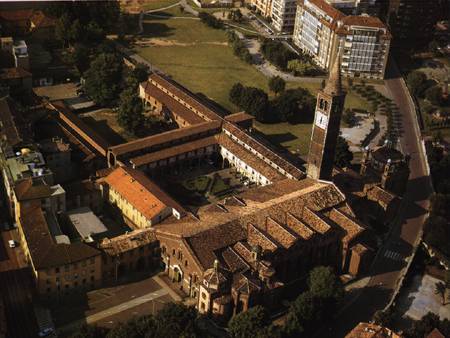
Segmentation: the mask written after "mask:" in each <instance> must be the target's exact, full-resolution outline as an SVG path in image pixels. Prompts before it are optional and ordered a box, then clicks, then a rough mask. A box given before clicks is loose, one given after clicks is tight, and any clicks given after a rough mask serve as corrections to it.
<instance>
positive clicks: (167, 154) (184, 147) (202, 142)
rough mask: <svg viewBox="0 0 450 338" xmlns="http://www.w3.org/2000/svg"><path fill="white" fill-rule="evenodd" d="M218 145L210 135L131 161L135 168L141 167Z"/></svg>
mask: <svg viewBox="0 0 450 338" xmlns="http://www.w3.org/2000/svg"><path fill="white" fill-rule="evenodd" d="M213 145H217V139H216V137H215V136H208V137H205V138H201V139H199V140H195V141H191V142H186V143H182V144H180V145H177V146H174V147H170V148H166V149H162V150H159V151H155V152H152V153H149V154H145V155H142V156H137V157H133V158H131V159H130V163H131V164H132V165H133V167H134V168H139V167H141V166H143V165H146V164H150V163H154V162H158V161H161V160H164V159H168V158H171V157H175V156H177V155H181V154H186V153H189V152H191V151H196V150H198V149H203V148H206V147H209V146H213Z"/></svg>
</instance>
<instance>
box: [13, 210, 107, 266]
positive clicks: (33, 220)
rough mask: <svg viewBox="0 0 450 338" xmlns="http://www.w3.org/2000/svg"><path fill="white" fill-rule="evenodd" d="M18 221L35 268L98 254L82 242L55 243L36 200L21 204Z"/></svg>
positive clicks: (83, 258) (65, 262)
mask: <svg viewBox="0 0 450 338" xmlns="http://www.w3.org/2000/svg"><path fill="white" fill-rule="evenodd" d="M20 223H21V227H22V230H23V233H24V236H25V240H26V242H27V246H28V249H29V251H30V256H31V260H32V262H33V265H34V267H35V268H36V269H37V270H39V269H46V268H51V267H59V266H62V265H65V264H71V263H74V262H78V261H81V260H86V259H89V258H91V257H95V256H98V255H100V251H98V250H97V249H95V248H93V247H91V246H89V245H87V244H84V243H82V242H75V243H71V244H56V242H55V241H54V239H53V237H52V235H51V234H50V231H49V228H48V225H47V221H46V218H45V214H44V211H43V210H42V209H41V204H40V202H38V201H34V202H30V203H27V204H26V205H22V206H21V208H20Z"/></svg>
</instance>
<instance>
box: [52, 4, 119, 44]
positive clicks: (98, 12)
mask: <svg viewBox="0 0 450 338" xmlns="http://www.w3.org/2000/svg"><path fill="white" fill-rule="evenodd" d="M44 10H45V12H46V13H47V14H48V15H50V16H51V17H54V18H56V20H57V22H56V27H55V34H56V37H57V38H58V39H59V40H60V41H62V43H63V46H64V47H66V46H69V45H74V44H75V43H80V42H82V43H85V44H96V43H99V42H100V41H102V40H103V39H104V37H105V34H106V33H107V32H110V31H111V30H114V28H115V27H117V23H118V21H119V18H120V7H119V3H118V2H111V3H110V2H101V1H86V2H83V1H72V2H52V3H50V4H49V5H47V6H46V7H45V9H44Z"/></svg>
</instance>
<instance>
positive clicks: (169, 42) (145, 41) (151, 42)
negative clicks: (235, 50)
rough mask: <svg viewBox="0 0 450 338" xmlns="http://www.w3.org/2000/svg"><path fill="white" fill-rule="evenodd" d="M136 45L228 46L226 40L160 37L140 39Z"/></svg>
mask: <svg viewBox="0 0 450 338" xmlns="http://www.w3.org/2000/svg"><path fill="white" fill-rule="evenodd" d="M135 44H136V46H139V47H149V46H157V47H171V46H181V47H189V46H195V45H198V44H202V45H217V46H226V45H227V43H226V42H190V43H186V42H178V41H176V40H165V39H158V38H150V39H139V40H137V41H136V42H135Z"/></svg>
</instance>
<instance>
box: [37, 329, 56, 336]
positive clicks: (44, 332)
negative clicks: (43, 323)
mask: <svg viewBox="0 0 450 338" xmlns="http://www.w3.org/2000/svg"><path fill="white" fill-rule="evenodd" d="M54 331H55V330H54V329H52V328H51V327H48V328H46V329H43V330H41V331H39V332H38V336H39V337H48V336H50V335H51V334H52V333H53V332H54Z"/></svg>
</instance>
